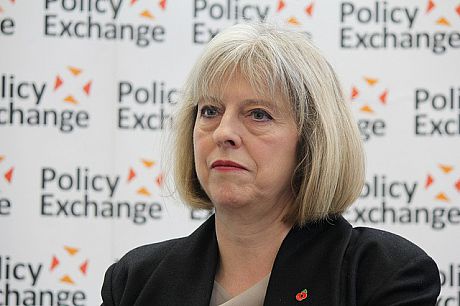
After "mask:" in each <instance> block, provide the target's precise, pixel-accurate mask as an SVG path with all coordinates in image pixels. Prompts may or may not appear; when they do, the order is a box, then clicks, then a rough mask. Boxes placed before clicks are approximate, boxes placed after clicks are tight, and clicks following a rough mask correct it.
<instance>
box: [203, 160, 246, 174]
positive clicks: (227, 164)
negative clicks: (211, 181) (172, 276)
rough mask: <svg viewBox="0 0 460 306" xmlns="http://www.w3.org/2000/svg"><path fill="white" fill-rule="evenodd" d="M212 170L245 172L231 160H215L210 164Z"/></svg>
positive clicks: (243, 168)
mask: <svg viewBox="0 0 460 306" xmlns="http://www.w3.org/2000/svg"><path fill="white" fill-rule="evenodd" d="M211 168H212V169H217V170H222V171H229V170H230V171H231V170H247V169H246V168H245V167H243V166H242V165H240V164H238V163H236V162H234V161H231V160H216V161H215V162H213V163H212V164H211Z"/></svg>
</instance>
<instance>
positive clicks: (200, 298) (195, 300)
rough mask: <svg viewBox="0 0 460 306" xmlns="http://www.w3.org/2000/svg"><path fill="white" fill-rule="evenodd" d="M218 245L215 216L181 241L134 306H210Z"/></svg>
mask: <svg viewBox="0 0 460 306" xmlns="http://www.w3.org/2000/svg"><path fill="white" fill-rule="evenodd" d="M217 262H218V248H217V239H216V234H215V224H214V216H211V217H210V218H209V219H208V220H207V221H206V222H205V223H203V225H201V226H200V227H199V228H198V229H197V230H196V231H195V232H194V233H193V234H191V235H190V236H189V237H187V238H185V239H182V240H180V241H178V242H177V243H176V244H175V245H174V247H173V248H172V249H171V251H170V252H169V253H168V255H166V256H165V258H164V259H163V260H162V262H161V263H160V264H159V265H158V267H157V268H156V269H155V272H154V273H153V274H152V275H151V277H150V278H149V280H148V282H147V284H146V285H145V287H144V289H143V290H142V292H141V294H140V295H139V298H138V299H137V301H136V304H135V305H138V306H140V305H142V306H144V305H162V306H163V305H164V306H167V305H194V306H208V305H209V300H210V299H211V293H212V288H213V286H214V276H215V274H216V267H217Z"/></svg>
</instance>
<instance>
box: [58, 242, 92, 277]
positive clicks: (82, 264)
mask: <svg viewBox="0 0 460 306" xmlns="http://www.w3.org/2000/svg"><path fill="white" fill-rule="evenodd" d="M88 269H89V259H88V258H87V257H85V256H83V255H82V254H81V252H80V249H78V248H75V247H70V246H64V247H63V248H62V249H60V250H58V252H56V253H55V254H54V255H53V256H52V258H51V263H50V268H49V270H50V273H51V274H53V275H56V276H57V277H58V279H59V282H60V283H62V284H66V285H77V284H79V283H80V282H81V281H82V280H83V279H84V278H85V277H86V275H87V272H88Z"/></svg>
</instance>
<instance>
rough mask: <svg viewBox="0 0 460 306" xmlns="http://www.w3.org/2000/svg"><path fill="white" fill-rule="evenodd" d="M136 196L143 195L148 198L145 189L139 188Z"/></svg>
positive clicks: (147, 192) (148, 193)
mask: <svg viewBox="0 0 460 306" xmlns="http://www.w3.org/2000/svg"><path fill="white" fill-rule="evenodd" d="M137 194H140V195H143V196H150V192H149V191H148V190H147V188H145V187H141V188H139V189H138V190H137Z"/></svg>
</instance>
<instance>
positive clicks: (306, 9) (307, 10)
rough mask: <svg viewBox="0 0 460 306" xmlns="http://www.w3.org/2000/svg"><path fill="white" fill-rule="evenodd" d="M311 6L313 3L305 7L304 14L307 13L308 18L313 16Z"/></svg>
mask: <svg viewBox="0 0 460 306" xmlns="http://www.w3.org/2000/svg"><path fill="white" fill-rule="evenodd" d="M313 5H314V3H313V2H312V3H311V4H309V5H307V7H306V8H305V13H307V15H308V16H310V17H311V16H312V15H313Z"/></svg>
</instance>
